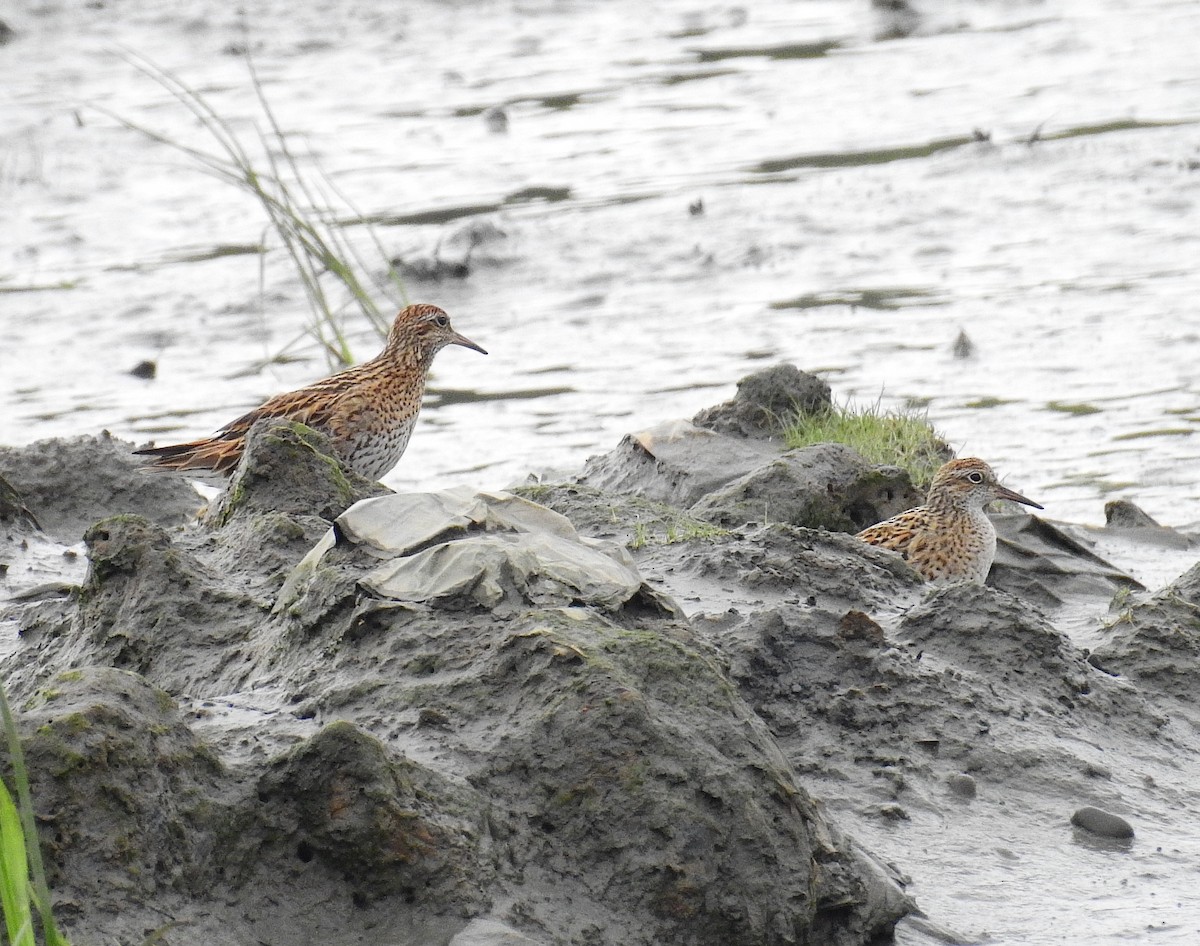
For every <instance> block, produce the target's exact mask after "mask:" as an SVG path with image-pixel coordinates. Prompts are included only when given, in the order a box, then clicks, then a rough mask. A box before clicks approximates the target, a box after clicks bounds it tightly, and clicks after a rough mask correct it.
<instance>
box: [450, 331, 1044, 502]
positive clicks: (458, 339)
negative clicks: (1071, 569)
mask: <svg viewBox="0 0 1200 946" xmlns="http://www.w3.org/2000/svg"><path fill="white" fill-rule="evenodd" d="M450 344H451V345H462V347H463V348H474V349H475V350H476V351H477V352H479V353H480V354H483V355H486V354H487V349H486V348H480V347H479V346H478V345H476V344H475V343H474V342H473V341H471V340H470V339H469V338H467V336H465V335H459V334H458V332H455V333H454V334H453V336H452V337H451V338H450ZM1038 508H1039V509H1040V508H1041V507H1040V506H1039V507H1038Z"/></svg>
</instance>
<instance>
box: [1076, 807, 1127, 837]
mask: <svg viewBox="0 0 1200 946" xmlns="http://www.w3.org/2000/svg"><path fill="white" fill-rule="evenodd" d="M1071 824H1073V825H1075V827H1077V828H1082V829H1083V830H1084V831H1088V832H1090V833H1091V834H1095V835H1098V836H1100V837H1102V838H1132V837H1133V825H1131V824H1130V823H1129V822H1128V821H1126V820H1125V819H1124V818H1122V817H1121V816H1120V815H1114V814H1111V813H1109V812H1107V811H1104V810H1103V809H1101V808H1093V807H1092V806H1091V805H1087V806H1085V807H1083V808H1080V809H1079V810H1078V811H1077V812H1075V814H1073V815H1071Z"/></svg>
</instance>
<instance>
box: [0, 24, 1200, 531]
mask: <svg viewBox="0 0 1200 946" xmlns="http://www.w3.org/2000/svg"><path fill="white" fill-rule="evenodd" d="M880 6H891V7H893V12H894V13H896V16H895V18H893V19H891V20H885V19H883V18H882V17H881V15H879V14H878V11H877V9H875V8H873V7H872V6H871V5H870V4H868V3H867V2H866V0H812V2H803V3H798V2H767V3H757V4H754V5H753V6H750V5H719V4H718V5H709V6H704V5H700V6H697V5H695V4H693V3H685V2H678V0H668V2H663V3H655V4H653V5H649V6H648V5H646V4H644V3H633V2H631V0H615V2H606V3H603V4H592V3H585V2H548V0H547V2H537V0H534V2H529V3H520V4H513V3H511V2H500V0H490V2H481V3H469V4H463V3H445V2H433V0H418V2H415V3H409V4H405V5H404V6H403V8H402V9H397V8H396V7H395V6H394V5H393V4H383V3H370V2H368V3H356V4H354V5H353V6H352V7H342V6H339V5H329V4H316V3H304V2H300V3H287V4H282V3H259V4H250V5H246V6H244V7H242V8H239V9H238V10H234V9H233V8H230V7H229V6H228V5H224V4H214V3H209V2H194V3H189V4H187V5H185V6H180V5H173V6H172V7H170V9H167V8H164V7H163V6H162V5H161V4H158V3H151V2H147V0H135V2H130V3H122V4H120V5H119V6H116V5H104V4H86V5H85V4H74V3H72V4H61V5H40V6H26V7H21V8H17V7H4V8H0V19H4V20H5V22H6V23H7V24H8V26H9V27H10V28H11V30H12V34H11V35H8V34H6V38H7V41H6V42H5V43H4V44H3V45H2V46H0V88H3V89H5V93H6V94H5V95H4V96H2V97H0V124H2V126H3V129H4V134H3V136H2V137H0V218H2V220H3V224H4V225H3V226H0V371H2V375H3V382H4V383H3V385H2V386H0V399H2V400H0V442H5V443H28V442H31V441H33V440H36V439H38V438H41V437H47V436H74V435H77V434H80V433H85V432H94V431H99V430H102V429H108V430H111V431H112V432H113V433H114V434H116V435H118V436H121V437H123V438H125V439H129V440H134V441H139V442H144V441H145V440H147V439H149V438H157V439H158V440H160V441H163V440H168V439H170V440H180V439H188V438H191V437H194V436H201V435H204V434H207V433H209V432H211V431H212V430H214V429H215V428H216V426H217V425H218V424H219V423H221V422H223V421H224V420H227V419H228V418H229V417H232V416H236V415H237V414H238V413H240V412H241V411H242V410H244V409H245V408H248V407H250V406H253V405H254V404H256V403H259V402H261V401H262V400H263V399H264V398H265V396H267V395H269V394H272V393H275V392H277V391H280V390H286V389H291V388H295V387H298V386H300V385H301V384H303V383H307V382H309V381H311V380H312V379H313V378H314V377H315V376H317V375H319V374H321V373H322V372H324V371H325V370H326V369H327V365H326V363H325V361H324V359H323V357H322V356H321V354H320V353H319V352H318V350H317V348H316V346H315V344H314V343H312V342H311V340H309V339H307V338H306V336H305V329H306V325H307V315H306V313H305V303H304V301H303V295H302V293H301V291H300V288H299V286H298V284H297V282H296V280H295V278H294V277H293V276H292V275H291V274H290V272H289V269H288V266H287V264H286V262H285V261H284V260H283V259H282V255H283V254H282V253H281V251H280V249H279V247H277V246H272V245H271V244H270V243H269V241H268V244H267V252H266V254H265V256H264V255H263V254H262V253H261V252H260V250H261V247H262V243H263V239H264V225H265V221H264V220H263V218H262V216H261V214H260V210H259V208H258V207H257V206H256V205H254V204H253V203H252V202H249V201H248V200H247V199H246V198H245V197H244V196H243V195H242V194H241V193H239V192H237V191H236V190H234V189H232V188H229V187H227V186H226V185H224V184H222V183H221V182H219V181H217V180H215V179H213V178H211V177H208V176H206V175H204V174H202V173H200V172H199V171H198V169H197V166H196V163H195V162H193V161H190V160H188V159H186V158H184V157H183V156H181V155H179V154H178V153H176V152H175V151H172V150H171V149H169V148H167V147H165V146H164V145H161V144H158V143H154V142H151V141H148V140H147V139H145V138H144V137H141V136H139V135H137V134H135V133H133V132H130V131H128V130H126V129H124V128H122V127H121V126H120V125H119V124H118V123H117V121H116V120H115V119H114V118H113V117H112V115H117V116H121V117H122V118H125V119H127V120H129V121H133V122H136V123H138V124H141V125H143V126H146V127H148V128H150V129H152V130H154V131H156V132H159V133H161V134H162V135H164V136H166V137H168V138H170V139H172V140H175V141H179V142H182V143H184V144H187V145H190V146H194V147H199V148H203V149H207V150H211V149H212V148H213V142H212V141H211V140H209V139H207V138H206V137H205V136H204V134H203V133H202V132H201V131H200V130H199V129H198V128H197V127H196V125H195V123H194V121H193V120H192V118H191V117H190V115H189V114H188V113H187V112H186V111H185V110H184V109H183V108H182V106H181V105H180V104H179V103H178V102H176V101H175V100H174V99H172V98H171V97H170V96H169V95H168V94H167V93H166V91H165V90H163V89H162V88H161V87H160V86H158V85H156V84H155V83H154V82H153V81H151V80H150V79H149V78H147V77H146V76H145V75H143V74H142V73H140V72H138V71H137V70H136V69H135V68H134V67H133V66H132V65H131V64H130V63H129V62H128V60H127V59H126V58H124V56H125V54H124V52H123V51H124V50H130V51H133V52H134V53H137V54H142V55H147V56H150V57H151V58H152V59H153V60H154V61H156V62H158V63H159V64H160V65H161V66H162V67H163V68H165V69H166V70H168V71H169V72H171V73H172V74H174V75H176V76H178V77H179V78H180V79H181V80H182V81H183V82H185V83H186V84H187V85H188V86H190V87H191V88H193V89H196V90H198V91H200V92H201V93H203V94H204V96H205V97H206V99H207V100H208V101H209V102H210V103H211V104H212V105H213V107H214V108H215V109H217V110H218V112H219V114H221V115H222V116H224V117H226V118H228V120H229V121H230V123H231V127H233V128H234V129H235V130H237V131H239V132H241V133H243V134H245V135H246V136H247V138H248V140H249V141H251V142H253V141H254V140H255V126H256V124H257V126H258V127H262V126H263V125H264V123H265V122H266V118H265V116H264V115H263V113H262V111H261V108H260V106H259V104H258V103H257V101H256V98H255V92H254V89H253V87H252V84H251V82H250V78H249V73H248V70H247V65H246V62H245V60H244V58H243V53H244V52H245V51H247V50H248V51H249V52H250V53H251V54H252V56H253V61H254V63H255V67H256V69H257V73H258V76H259V78H260V80H261V82H262V87H263V91H264V93H265V95H266V96H267V97H268V99H269V101H270V103H271V105H272V107H273V108H274V110H275V114H276V116H277V118H278V119H279V122H280V125H281V128H282V130H283V132H284V134H285V135H286V136H287V138H288V140H289V141H290V142H292V143H293V145H294V150H295V152H296V153H297V154H298V155H299V156H300V158H301V161H302V163H304V164H305V166H306V167H312V166H314V165H315V164H316V163H318V162H319V165H320V167H321V168H323V169H324V170H325V171H326V172H327V173H328V175H329V187H332V188H336V189H337V190H339V191H341V192H342V193H344V194H345V195H346V196H347V197H348V198H349V200H350V202H351V203H352V204H353V205H354V206H355V207H357V208H358V211H359V212H361V214H362V215H364V216H366V217H368V218H370V219H372V220H374V221H375V222H376V228H377V229H376V232H377V234H378V235H379V237H380V239H381V242H382V244H383V247H384V250H385V253H386V255H388V256H393V257H396V258H398V259H401V260H402V261H403V269H404V271H405V273H406V274H407V276H408V284H407V292H408V295H409V297H410V298H411V299H413V300H414V301H431V302H436V303H439V304H442V305H443V306H444V307H445V308H446V309H447V310H448V311H450V312H451V314H452V315H453V316H454V318H455V320H456V324H458V325H459V326H460V327H461V328H462V330H463V331H464V332H466V333H467V334H468V335H470V336H471V337H472V338H476V339H477V340H479V342H480V344H482V345H484V347H486V348H488V349H489V350H490V351H492V352H493V355H492V356H491V358H489V359H488V362H487V364H484V365H479V364H474V363H467V362H465V361H463V360H462V359H453V358H447V359H446V360H445V363H443V364H439V366H438V370H437V373H436V377H435V380H434V390H433V392H432V399H433V401H434V402H436V405H437V408H438V409H437V410H436V411H433V410H431V411H429V412H427V413H426V415H425V417H424V419H423V421H422V425H421V429H420V430H418V432H417V436H416V437H415V438H414V443H413V446H412V449H411V451H410V453H409V455H408V456H407V457H406V458H405V462H404V463H403V464H402V465H401V466H400V467H399V468H398V469H397V470H396V471H395V472H394V473H393V474H392V477H391V479H390V481H389V482H390V483H391V484H392V485H394V486H397V487H402V488H406V489H410V488H437V487H440V486H442V485H445V484H446V483H447V482H454V481H463V480H466V481H471V482H480V481H483V482H489V483H505V482H510V481H513V480H515V479H517V478H519V477H520V476H522V475H524V474H525V473H526V472H528V471H529V470H543V469H546V468H573V467H575V466H577V465H578V463H579V462H580V458H581V457H583V456H587V455H589V454H592V453H595V452H598V451H600V450H602V449H605V448H606V447H607V445H608V444H610V443H612V442H613V441H614V440H615V439H616V438H617V437H619V436H620V435H622V434H623V433H624V432H625V431H626V429H627V427H628V426H629V424H630V423H631V421H630V418H637V421H636V422H637V423H644V422H648V421H649V420H650V419H653V418H665V417H674V416H684V415H687V414H690V413H691V412H693V411H694V410H695V409H696V407H697V405H699V404H702V403H704V402H705V401H706V400H712V399H714V397H712V396H710V395H711V393H712V392H713V391H715V390H727V389H728V386H729V385H730V384H732V382H733V381H734V380H735V379H736V378H738V377H740V376H742V375H743V374H745V373H747V372H748V371H750V370H752V369H753V368H754V367H755V366H756V365H757V364H759V363H760V362H761V361H762V360H763V359H764V358H769V359H774V358H786V359H788V360H790V361H793V362H796V363H798V364H800V365H803V366H804V367H806V368H808V369H811V370H817V371H820V372H822V373H823V374H825V375H826V376H827V377H831V378H833V379H835V380H836V384H837V387H838V390H839V391H840V392H842V393H843V395H846V396H853V397H855V398H856V399H857V400H859V401H868V402H870V401H874V400H875V399H877V398H879V397H881V396H882V398H883V401H884V403H885V404H886V405H895V404H900V403H909V402H911V403H916V404H922V405H927V406H928V409H929V412H930V416H931V419H932V420H933V422H934V423H935V425H936V426H937V427H939V429H941V430H943V431H944V432H945V433H946V435H947V436H948V438H949V439H950V441H951V442H952V443H953V445H954V446H955V447H956V448H958V450H959V452H960V453H962V454H974V455H979V456H983V457H986V458H987V459H988V460H989V461H990V462H992V463H993V464H994V465H995V466H996V467H997V468H998V469H1003V470H1007V471H1011V473H1012V474H1014V475H1018V476H1019V477H1020V479H1021V482H1022V484H1023V485H1024V486H1025V487H1026V488H1027V489H1028V490H1029V491H1030V492H1031V494H1035V495H1037V496H1039V497H1041V498H1042V499H1043V500H1044V501H1045V502H1046V505H1047V507H1048V509H1050V510H1051V513H1052V514H1053V515H1054V516H1056V517H1059V518H1063V519H1068V520H1072V521H1088V522H1093V523H1097V522H1099V521H1101V518H1102V514H1101V509H1102V505H1103V502H1104V500H1106V499H1108V498H1112V497H1118V496H1123V497H1129V498H1132V499H1134V500H1135V501H1137V502H1138V503H1139V504H1140V505H1141V506H1142V507H1143V508H1145V509H1146V510H1147V511H1148V512H1150V513H1151V514H1152V515H1154V516H1155V517H1156V518H1157V519H1159V520H1160V521H1163V522H1168V523H1171V524H1176V525H1180V524H1185V523H1189V522H1192V521H1195V520H1200V486H1198V485H1197V478H1196V476H1195V475H1194V470H1195V469H1196V467H1197V462H1196V461H1197V448H1196V442H1197V441H1196V438H1195V436H1194V432H1195V430H1196V425H1197V422H1198V420H1200V403H1198V401H1200V392H1198V391H1197V389H1196V385H1195V370H1194V366H1195V364H1196V361H1197V338H1198V337H1200V336H1198V335H1197V332H1196V327H1195V324H1194V323H1195V316H1194V314H1193V313H1194V299H1195V298H1197V296H1198V295H1200V292H1198V291H1197V290H1198V289H1200V286H1198V284H1197V283H1198V281H1200V276H1198V275H1197V272H1196V266H1195V260H1196V259H1197V257H1198V255H1200V254H1198V252H1197V239H1198V237H1197V235H1196V228H1195V226H1194V225H1193V224H1194V215H1195V206H1196V197H1197V193H1198V190H1197V189H1198V187H1200V173H1198V172H1197V170H1196V168H1197V162H1198V161H1200V149H1198V144H1200V131H1198V129H1197V125H1196V124H1195V122H1196V119H1197V117H1198V116H1200V106H1198V105H1197V102H1198V98H1197V95H1196V88H1197V82H1198V81H1200V61H1198V60H1197V57H1196V56H1195V50H1194V38H1195V36H1196V35H1198V34H1200V9H1198V8H1197V7H1196V5H1195V4H1193V3H1190V2H1184V0H1178V2H1171V0H1147V2H1144V3H1138V4H1126V3H1123V2H1118V0H1099V2H1095V0H1037V2H1034V0H1029V2H1023V0H980V2H948V3H937V4H935V3H922V2H920V0H914V2H913V3H912V4H911V5H905V4H890V5H889V4H881V5H880ZM895 8H902V9H900V10H899V12H896V9H895ZM900 34H907V35H900ZM310 153H311V155H312V161H310V160H309V157H308V156H309V154H310ZM260 160H262V161H264V162H265V158H260ZM329 187H326V185H324V184H323V185H322V193H323V194H325V195H326V196H328V195H329ZM351 216H353V215H352V214H349V213H347V217H351ZM347 232H350V233H352V234H354V235H355V237H356V238H362V239H363V240H364V242H366V239H365V235H364V234H363V231H362V228H361V227H353V226H352V227H349V228H347ZM439 276H440V277H441V278H440V279H439V278H436V277H439ZM338 301H339V300H337V299H335V300H334V302H335V303H336V302H338ZM396 301H398V300H396ZM352 329H353V331H354V333H355V334H354V337H353V339H352V340H353V344H354V351H355V354H356V355H357V356H358V357H359V358H365V357H368V356H369V355H370V354H371V353H372V352H373V350H374V347H375V344H376V342H375V339H374V338H373V337H372V336H371V335H370V333H369V331H368V330H367V329H366V327H365V326H361V325H360V326H357V327H355V326H352ZM960 331H963V332H965V333H966V338H967V340H968V341H969V342H970V344H969V345H963V346H961V347H960V348H959V349H957V351H958V352H959V353H961V354H964V355H965V357H956V355H955V349H954V345H953V343H954V342H955V339H956V338H957V337H958V335H959V332H960ZM98 352H99V353H100V357H98V356H97V353H98ZM281 352H283V353H284V354H285V357H284V358H283V359H282V360H280V359H276V358H275V356H277V355H279V354H280V353H281ZM143 361H151V362H154V363H156V365H157V378H156V379H155V380H152V381H147V380H144V379H143V378H139V377H135V376H133V375H131V374H129V373H128V372H129V371H130V370H131V369H133V368H134V367H135V366H137V365H138V364H139V363H140V362H143ZM264 363H266V365H267V367H263V365H264ZM699 389H708V390H707V392H702V391H700V390H699Z"/></svg>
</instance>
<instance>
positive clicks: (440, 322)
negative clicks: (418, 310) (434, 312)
mask: <svg viewBox="0 0 1200 946" xmlns="http://www.w3.org/2000/svg"><path fill="white" fill-rule="evenodd" d="M433 321H434V324H435V325H437V326H438V327H439V328H445V327H446V326H447V325H449V324H450V316H448V315H445V314H442V315H439V316H438V317H437V318H435V319H434V320H433Z"/></svg>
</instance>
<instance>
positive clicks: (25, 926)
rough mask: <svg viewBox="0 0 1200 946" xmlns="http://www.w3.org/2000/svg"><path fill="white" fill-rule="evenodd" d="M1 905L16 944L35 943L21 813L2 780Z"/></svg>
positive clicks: (0, 835)
mask: <svg viewBox="0 0 1200 946" xmlns="http://www.w3.org/2000/svg"><path fill="white" fill-rule="evenodd" d="M0 906H2V907H3V909H4V926H5V928H6V929H7V930H8V941H9V943H11V944H12V946H33V910H32V908H31V905H30V901H29V859H28V858H27V856H26V854H25V833H24V831H23V829H22V828H21V816H20V814H19V813H18V812H17V806H16V805H15V804H13V800H12V795H11V794H9V791H8V786H7V785H5V784H4V782H3V781H0Z"/></svg>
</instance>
